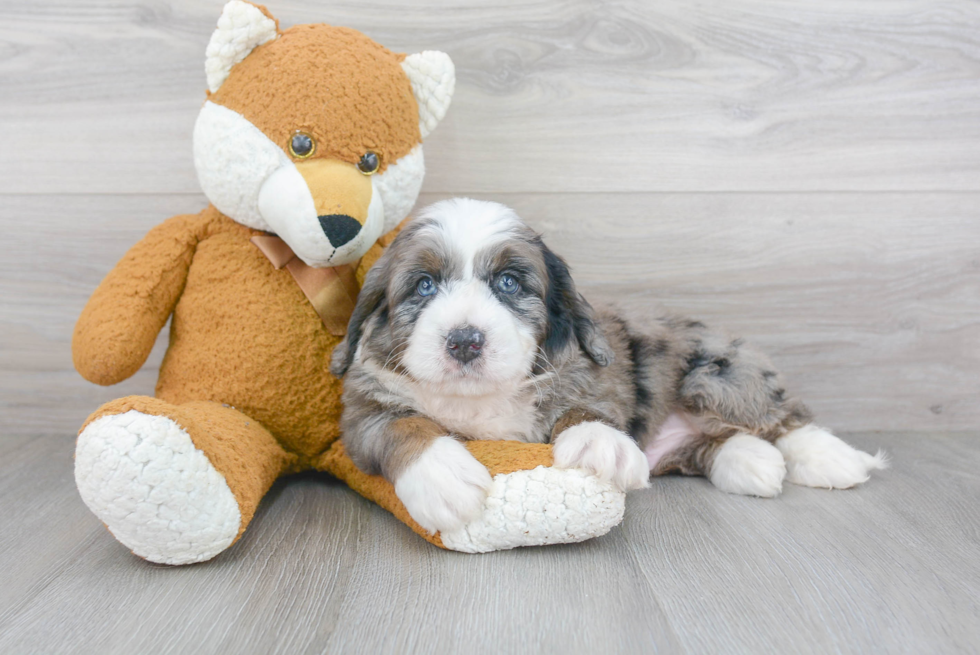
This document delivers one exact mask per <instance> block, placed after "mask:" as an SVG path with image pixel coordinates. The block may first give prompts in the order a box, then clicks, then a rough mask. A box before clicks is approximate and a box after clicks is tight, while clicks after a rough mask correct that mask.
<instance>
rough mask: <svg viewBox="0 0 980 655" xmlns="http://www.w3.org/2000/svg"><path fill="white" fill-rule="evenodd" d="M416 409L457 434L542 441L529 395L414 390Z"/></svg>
mask: <svg viewBox="0 0 980 655" xmlns="http://www.w3.org/2000/svg"><path fill="white" fill-rule="evenodd" d="M415 404H416V409H417V410H418V411H419V413H420V414H423V415H425V416H428V417H429V418H431V419H432V420H433V421H435V422H436V423H438V424H440V425H442V426H443V427H445V428H446V429H447V430H450V431H452V432H453V433H455V434H458V435H459V436H461V437H469V438H471V439H487V440H495V441H499V440H511V441H545V440H546V439H547V435H544V434H537V432H538V431H539V430H538V429H537V425H536V420H535V419H536V418H537V411H536V408H535V406H534V398H533V396H532V395H531V394H526V393H519V392H518V393H514V394H499V395H490V396H478V397H470V396H444V395H440V394H434V393H425V392H422V393H418V394H417V395H416V398H415Z"/></svg>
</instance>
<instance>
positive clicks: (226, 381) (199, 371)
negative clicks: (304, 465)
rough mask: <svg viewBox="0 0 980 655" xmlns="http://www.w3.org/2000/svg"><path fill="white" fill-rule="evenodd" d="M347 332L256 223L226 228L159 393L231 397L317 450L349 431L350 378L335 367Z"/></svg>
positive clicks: (191, 296) (186, 313)
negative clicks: (266, 249)
mask: <svg viewBox="0 0 980 655" xmlns="http://www.w3.org/2000/svg"><path fill="white" fill-rule="evenodd" d="M339 341H340V338H339V337H335V336H333V335H331V334H330V333H329V332H327V330H326V329H325V328H324V326H323V323H322V322H321V321H320V319H319V317H318V316H317V314H316V312H315V311H314V310H313V307H312V305H310V303H309V301H308V300H307V299H306V297H305V296H304V295H303V292H302V291H301V290H300V289H299V287H298V286H297V285H296V283H295V282H294V281H293V278H292V276H291V275H290V274H289V272H288V271H286V270H285V269H282V270H278V271H277V270H275V269H274V268H273V267H272V264H271V263H270V262H269V261H268V260H267V259H266V258H265V256H264V255H263V254H262V253H261V252H260V251H259V250H258V248H256V247H255V246H254V245H253V244H252V243H250V242H249V241H248V231H247V230H244V229H243V230H240V231H234V232H228V233H220V234H216V235H213V236H210V237H208V238H207V239H206V240H204V241H202V242H201V243H200V244H199V245H198V247H197V251H196V253H195V255H194V260H193V262H192V264H191V268H190V272H189V274H188V276H187V286H186V287H185V289H184V292H183V294H182V296H181V299H180V301H179V302H178V304H177V307H176V309H175V310H174V315H173V322H172V324H171V327H170V347H169V349H168V350H167V354H166V357H165V358H164V361H163V364H162V366H161V368H160V379H159V381H158V383H157V396H158V397H160V398H163V399H165V400H168V401H170V402H174V403H182V402H186V401H190V400H213V401H215V402H220V403H226V404H228V405H231V406H233V407H235V408H236V409H238V410H240V411H242V412H244V413H245V414H247V415H249V416H250V417H252V418H254V419H256V420H257V421H259V422H260V423H261V424H262V425H264V426H265V427H266V428H267V429H269V430H270V431H271V432H272V433H273V435H275V436H276V438H278V439H279V441H280V443H281V444H282V445H283V446H284V447H285V448H286V449H287V450H289V451H291V452H295V453H298V454H301V455H305V456H307V457H312V456H313V455H316V454H318V453H320V452H322V451H323V450H324V449H325V448H326V447H327V446H328V445H329V444H330V443H331V442H333V441H334V440H335V439H337V438H338V436H339V434H340V431H339V427H338V420H339V418H340V392H341V383H340V380H338V379H337V378H335V377H333V376H332V375H331V374H330V372H329V370H328V365H329V362H330V353H331V351H332V350H333V347H334V346H335V345H337V343H338V342H339Z"/></svg>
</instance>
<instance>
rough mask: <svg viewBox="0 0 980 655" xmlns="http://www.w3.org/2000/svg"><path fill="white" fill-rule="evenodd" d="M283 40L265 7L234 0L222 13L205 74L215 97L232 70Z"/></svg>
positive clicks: (210, 43) (207, 53) (211, 44)
mask: <svg viewBox="0 0 980 655" xmlns="http://www.w3.org/2000/svg"><path fill="white" fill-rule="evenodd" d="M277 36H279V23H278V21H277V20H276V19H275V18H273V17H272V16H271V15H270V14H269V13H268V11H266V9H265V7H259V6H257V5H253V4H252V3H251V2H245V1H244V0H231V1H230V2H229V3H228V4H226V5H225V8H224V9H222V10H221V18H219V19H218V28H217V29H216V30H215V31H214V34H212V35H211V41H210V42H208V49H207V52H206V55H207V60H206V61H205V63H204V72H205V73H207V76H208V88H209V89H210V90H211V93H214V92H215V91H217V90H218V89H219V88H220V87H221V85H222V84H224V81H225V80H226V79H228V75H229V74H230V73H231V68H232V66H234V65H235V64H237V63H238V62H240V61H241V60H242V59H245V57H247V56H248V53H250V52H252V50H254V49H255V48H256V47H258V46H260V45H262V44H263V43H268V42H269V41H271V40H273V39H274V38H276V37H277Z"/></svg>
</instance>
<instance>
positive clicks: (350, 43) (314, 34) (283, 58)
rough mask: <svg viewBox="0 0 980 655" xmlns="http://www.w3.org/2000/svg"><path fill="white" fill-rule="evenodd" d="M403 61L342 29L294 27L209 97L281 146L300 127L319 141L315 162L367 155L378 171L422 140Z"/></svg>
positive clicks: (262, 48)
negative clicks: (376, 160) (375, 157)
mask: <svg viewBox="0 0 980 655" xmlns="http://www.w3.org/2000/svg"><path fill="white" fill-rule="evenodd" d="M404 58H405V56H404V55H397V54H395V53H393V52H391V51H390V50H388V49H387V48H385V47H383V46H381V45H379V44H377V43H375V42H374V41H372V40H371V39H369V38H368V37H366V36H364V35H363V34H361V33H360V32H357V31H355V30H352V29H350V28H347V27H333V26H331V25H297V26H295V27H292V28H290V29H288V30H286V31H284V32H283V33H282V35H281V36H280V37H279V38H278V39H276V40H275V41H272V42H270V43H267V44H265V45H262V46H259V47H258V48H256V49H255V50H254V51H253V52H252V53H251V54H250V55H249V56H248V58H247V60H246V62H243V63H247V65H238V66H236V67H235V68H234V69H232V72H231V75H229V76H228V79H227V80H226V81H225V83H224V84H223V85H222V86H221V88H220V89H218V91H216V92H215V93H212V94H209V96H208V97H209V99H210V100H211V101H212V102H215V103H218V104H219V105H224V106H226V107H228V108H229V109H234V110H235V111H237V112H238V113H240V114H241V115H242V116H244V117H245V118H247V119H248V120H249V121H250V122H251V123H253V124H254V125H255V126H256V127H258V128H259V129H260V130H262V131H263V132H265V134H266V135H267V136H268V137H269V138H270V139H272V140H273V141H274V142H275V143H279V144H282V146H283V147H284V148H285V147H286V144H287V143H288V141H289V138H290V137H291V136H292V134H293V132H295V131H296V130H302V131H305V132H308V133H309V134H311V135H312V136H313V137H314V138H315V139H316V143H317V150H316V153H315V154H314V155H313V157H314V158H327V159H336V160H340V161H345V162H349V163H351V164H356V163H357V162H358V160H359V159H360V158H361V156H362V155H363V154H364V153H365V152H366V151H368V150H371V151H374V152H376V153H377V154H379V155H381V169H380V171H379V172H383V171H384V170H385V168H386V167H387V165H388V164H389V163H392V162H395V161H397V160H398V159H399V158H400V157H403V156H404V155H406V154H408V152H409V150H411V149H412V148H413V147H414V146H415V144H417V143H418V142H419V141H421V135H420V134H419V127H418V125H419V110H418V105H417V104H416V103H415V99H414V98H413V97H412V88H411V85H410V84H409V82H408V79H407V78H406V77H405V75H403V74H400V73H401V71H400V69H399V68H398V64H399V63H400V62H401V61H402V59H404ZM324 97H329V98H331V100H330V101H329V102H326V103H324V102H322V100H321V99H322V98H324Z"/></svg>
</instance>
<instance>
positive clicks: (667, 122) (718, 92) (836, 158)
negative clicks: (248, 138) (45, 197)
mask: <svg viewBox="0 0 980 655" xmlns="http://www.w3.org/2000/svg"><path fill="white" fill-rule="evenodd" d="M221 4H222V3H221V2H220V0H213V1H211V2H200V1H198V0H170V1H165V0H127V1H123V2H117V1H113V2H109V1H107V0H75V1H72V2H65V1H63V0H61V1H59V0H38V1H35V2H32V3H29V4H26V3H20V2H14V1H12V0H7V1H6V2H4V3H3V4H2V5H0V34H2V40H3V42H4V43H5V45H4V48H3V55H2V58H0V84H2V86H3V94H2V98H0V125H2V130H3V133H2V137H0V138H2V140H3V148H0V192H6V193H14V192H24V193H38V194H46V193H60V192H71V193H119V192H126V193H175V192H182V193H192V192H195V191H196V190H197V182H196V180H195V177H194V173H193V169H192V165H191V147H190V138H191V130H192V126H193V122H194V119H195V116H196V111H197V108H198V107H199V106H200V104H201V102H202V101H203V99H204V88H205V84H204V71H203V53H204V46H205V44H206V43H207V39H208V36H209V34H210V32H211V30H212V29H213V27H214V24H215V21H216V18H217V15H218V12H219V8H220V5H221ZM271 4H272V8H273V11H274V13H276V15H277V16H278V17H279V18H280V19H281V21H282V24H283V25H285V26H288V25H292V24H294V23H299V22H310V21H314V22H321V21H327V22H332V23H334V24H342V25H349V26H351V27H355V28H358V29H360V30H362V31H364V32H366V33H367V34H368V35H370V36H372V37H374V38H376V39H378V40H379V41H381V42H382V43H384V44H386V45H388V46H390V47H391V48H393V49H396V50H399V51H417V50H421V49H435V48H438V49H442V50H445V51H447V52H449V53H450V54H451V55H452V56H453V58H454V60H455V61H456V64H457V66H458V71H459V86H458V90H457V94H456V97H455V100H454V104H453V109H452V111H451V112H450V114H449V116H448V117H447V119H446V121H445V122H444V124H443V125H442V126H441V127H440V129H439V130H438V131H437V132H435V133H434V134H433V135H432V138H431V139H430V143H429V148H428V149H427V154H428V161H429V164H430V166H429V168H430V174H429V180H428V185H429V186H428V188H429V189H430V190H432V191H438V192H447V193H476V192H485V193H497V192H508V191H509V192H517V191H520V192H539V191H560V192H569V191H580V190H583V189H585V190H596V191H709V190H710V191H715V190H726V191H759V190H779V191H785V190H794V191H799V190H859V191H865V190H978V189H980V162H978V155H977V150H978V149H977V147H976V144H977V140H978V139H980V5H977V3H975V2H969V1H967V0H953V1H949V0H947V1H942V2H931V1H927V0H920V1H917V2H912V1H903V2H844V1H842V0H838V1H836V2H819V3H818V2H809V3H805V4H801V3H799V2H781V1H778V0H770V1H765V0H743V1H741V2H734V3H720V2H714V3H704V4H699V3H689V2H669V3H662V2H661V3H652V2H641V1H639V0H634V1H630V2H595V1H592V0H566V1H563V2H538V3H516V2H512V3H507V4H505V5H501V4H500V3H498V2H489V1H487V0H483V1H482V2H473V3H457V2H449V1H433V0H428V1H427V2H424V3H415V2H409V1H408V0H404V1H403V2H350V1H344V2H331V3H327V4H322V3H310V2H286V1H283V2H273V3H271Z"/></svg>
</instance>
